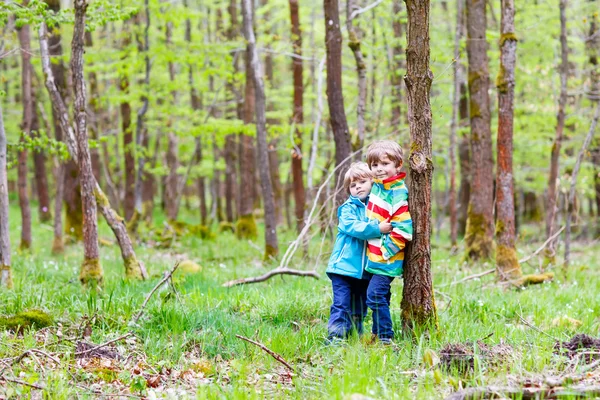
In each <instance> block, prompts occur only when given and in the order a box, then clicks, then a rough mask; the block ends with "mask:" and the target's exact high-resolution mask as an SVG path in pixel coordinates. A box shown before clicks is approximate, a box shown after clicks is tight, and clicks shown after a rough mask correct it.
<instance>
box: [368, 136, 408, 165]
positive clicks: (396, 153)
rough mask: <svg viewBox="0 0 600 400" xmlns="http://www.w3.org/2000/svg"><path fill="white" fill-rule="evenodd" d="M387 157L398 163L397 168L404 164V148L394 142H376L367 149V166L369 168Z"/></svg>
mask: <svg viewBox="0 0 600 400" xmlns="http://www.w3.org/2000/svg"><path fill="white" fill-rule="evenodd" d="M384 156H387V157H388V158H389V159H390V161H393V162H395V163H396V167H399V166H400V164H403V163H404V158H403V157H404V152H403V151H402V147H401V146H400V145H399V144H398V143H396V142H394V141H393V140H376V141H374V142H373V143H371V144H370V145H369V147H367V164H368V165H369V167H370V166H371V164H373V163H374V162H376V161H380V160H381V159H382V158H383V157H384Z"/></svg>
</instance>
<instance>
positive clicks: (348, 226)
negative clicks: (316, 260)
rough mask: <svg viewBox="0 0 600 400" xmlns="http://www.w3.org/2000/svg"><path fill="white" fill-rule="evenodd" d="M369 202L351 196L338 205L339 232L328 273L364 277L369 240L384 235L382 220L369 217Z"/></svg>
mask: <svg viewBox="0 0 600 400" xmlns="http://www.w3.org/2000/svg"><path fill="white" fill-rule="evenodd" d="M365 209H366V204H365V203H363V202H362V201H360V199H359V198H358V197H354V196H350V197H349V198H348V200H346V201H345V202H344V204H342V205H341V206H340V207H339V208H338V213H337V216H338V234H337V237H336V239H335V244H334V245H333V252H332V253H331V257H330V258H329V264H328V265H327V271H326V272H327V273H333V274H338V275H345V276H350V277H352V278H358V279H360V278H362V275H363V270H364V266H365V264H366V261H367V245H366V240H367V239H372V238H376V237H380V236H381V231H380V230H379V221H375V220H372V221H368V220H367V217H366V216H365Z"/></svg>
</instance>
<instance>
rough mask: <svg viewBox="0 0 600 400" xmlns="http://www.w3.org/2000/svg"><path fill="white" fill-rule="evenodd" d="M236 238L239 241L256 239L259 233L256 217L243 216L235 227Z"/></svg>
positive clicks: (250, 215)
mask: <svg viewBox="0 0 600 400" xmlns="http://www.w3.org/2000/svg"><path fill="white" fill-rule="evenodd" d="M235 236H236V237H237V238H238V239H256V238H257V237H258V231H257V229H256V221H255V220H254V215H252V214H248V215H242V216H241V217H240V219H238V221H237V223H236V225H235Z"/></svg>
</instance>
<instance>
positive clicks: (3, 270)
mask: <svg viewBox="0 0 600 400" xmlns="http://www.w3.org/2000/svg"><path fill="white" fill-rule="evenodd" d="M0 278H1V279H2V284H3V285H4V287H5V288H7V289H12V288H13V280H12V270H11V268H10V265H2V266H0Z"/></svg>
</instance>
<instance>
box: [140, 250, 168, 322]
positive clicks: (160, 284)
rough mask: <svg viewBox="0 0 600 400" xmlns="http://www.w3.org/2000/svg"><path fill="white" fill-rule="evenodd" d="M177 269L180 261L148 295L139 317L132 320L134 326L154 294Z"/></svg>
mask: <svg viewBox="0 0 600 400" xmlns="http://www.w3.org/2000/svg"><path fill="white" fill-rule="evenodd" d="M177 267H179V261H178V262H177V263H176V264H175V266H174V267H173V268H171V270H170V271H169V272H166V273H165V274H164V276H163V278H162V280H161V281H160V282H158V283H157V284H156V286H154V289H152V291H151V292H150V293H148V295H147V296H146V299H145V300H144V303H143V304H142V307H141V308H140V311H138V313H137V315H136V316H135V317H134V318H133V319H132V320H131V321H132V322H133V323H134V324H136V323H137V322H138V320H139V319H140V318H141V316H142V314H143V313H144V309H145V308H146V305H147V304H148V301H150V297H152V295H153V294H154V292H156V291H157V290H158V288H159V287H161V286H162V285H163V284H164V283H165V282H167V281H168V280H169V279H171V276H173V273H174V272H175V270H176V269H177Z"/></svg>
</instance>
